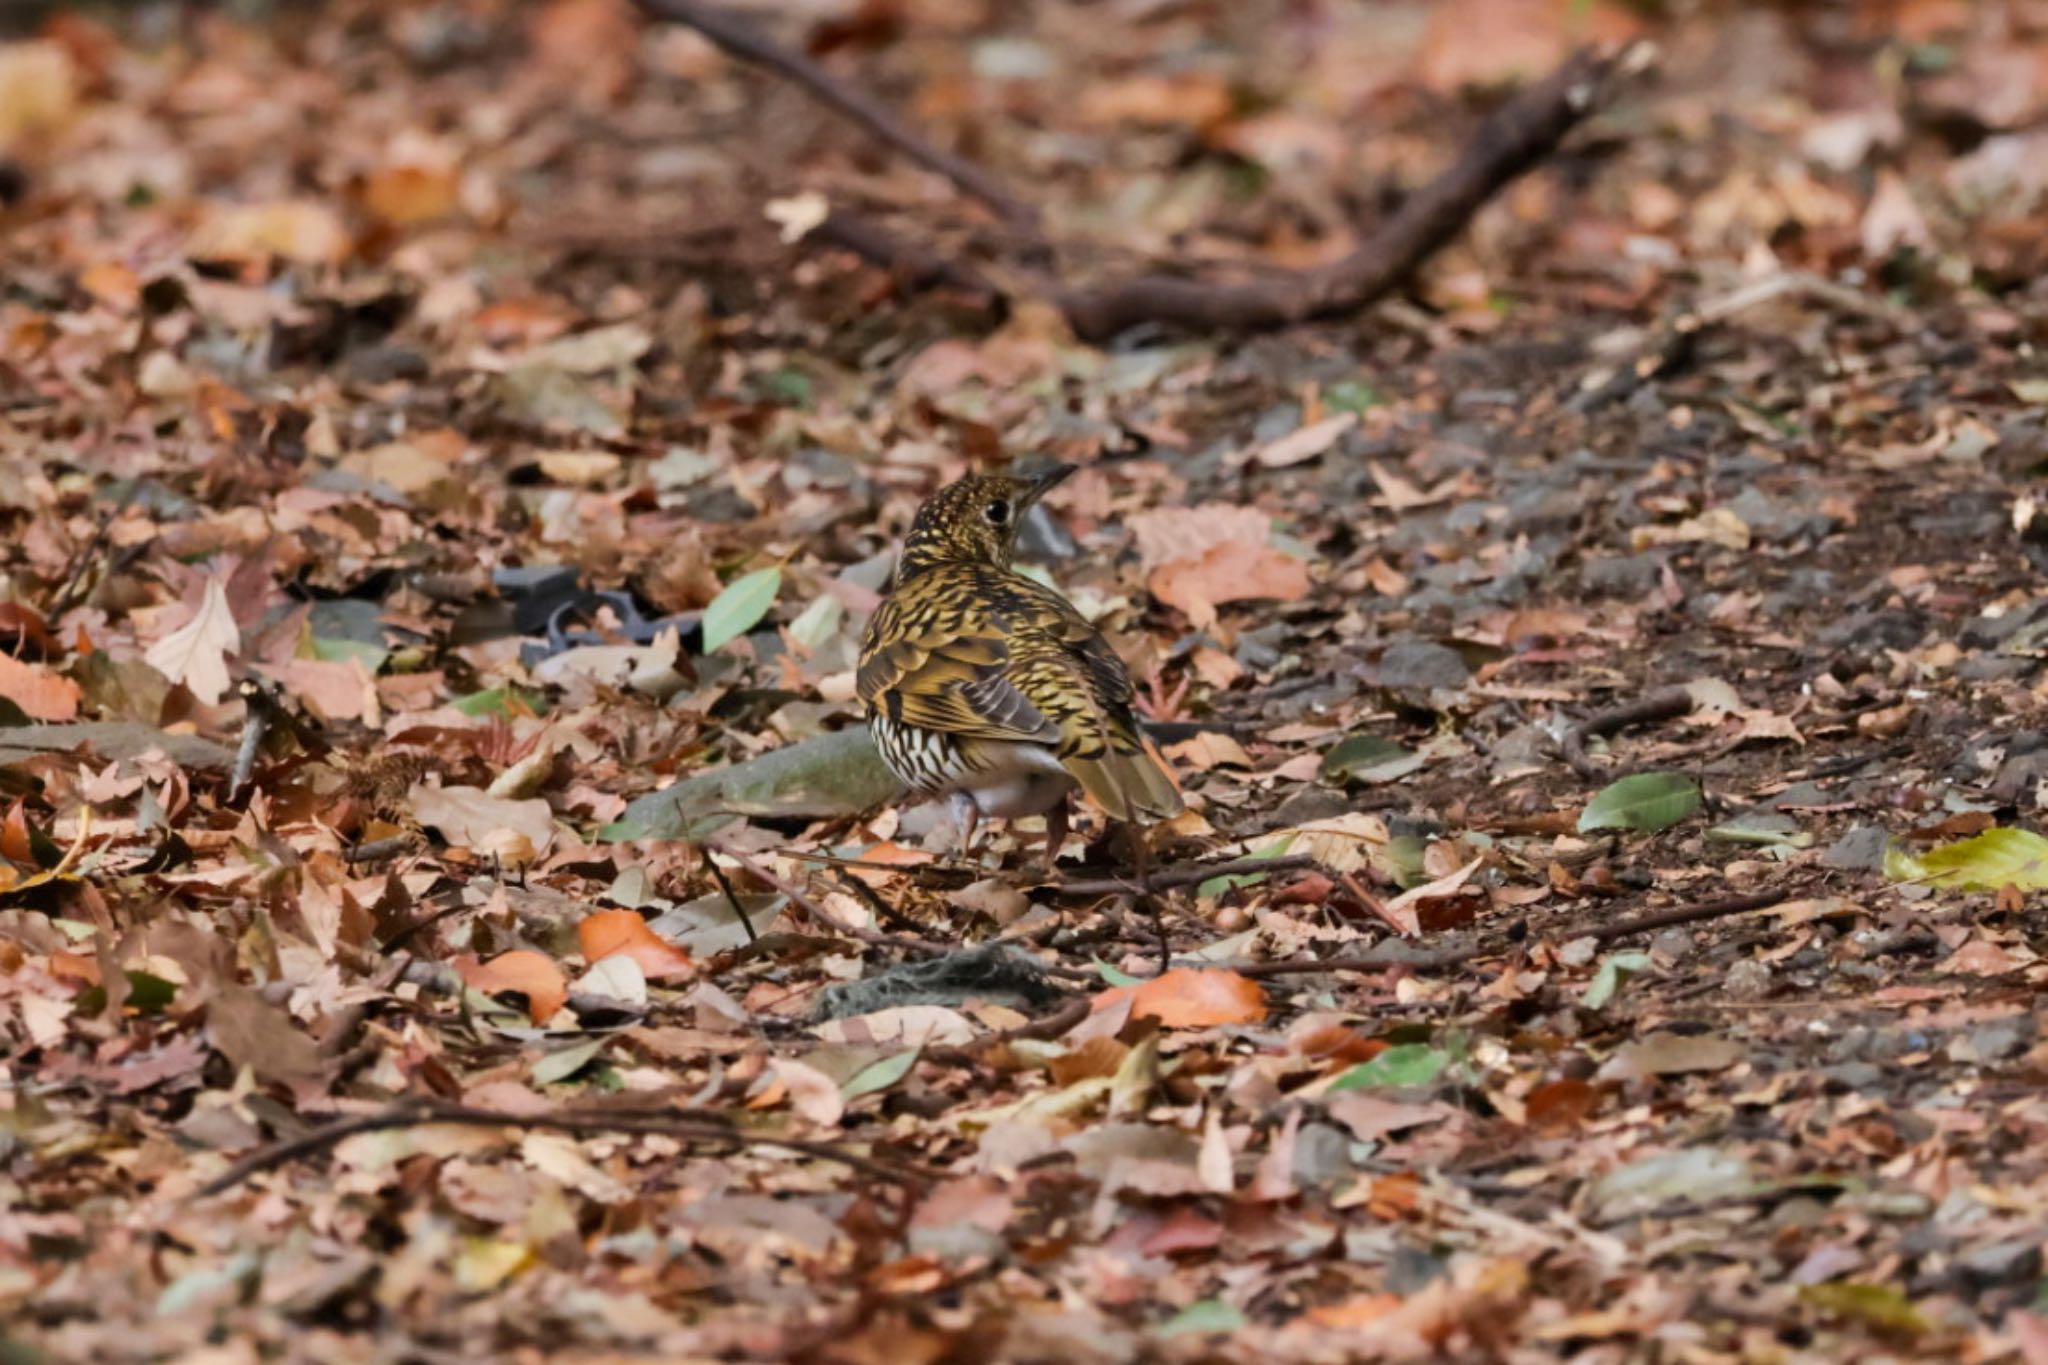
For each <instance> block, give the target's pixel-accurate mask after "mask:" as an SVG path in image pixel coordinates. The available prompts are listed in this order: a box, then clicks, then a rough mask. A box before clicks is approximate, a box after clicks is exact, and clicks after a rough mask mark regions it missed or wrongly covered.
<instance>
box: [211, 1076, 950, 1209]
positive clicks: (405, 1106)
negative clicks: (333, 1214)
mask: <svg viewBox="0 0 2048 1365" xmlns="http://www.w3.org/2000/svg"><path fill="white" fill-rule="evenodd" d="M434 1123H444V1124H451V1125H453V1126H456V1127H460V1128H515V1129H521V1130H524V1131H527V1132H542V1133H567V1134H569V1135H571V1136H573V1137H591V1136H595V1135H598V1134H601V1133H634V1134H639V1135H650V1136H651V1135H659V1136H663V1137H672V1138H677V1139H680V1140H682V1141H684V1142H707V1143H718V1142H725V1143H738V1144H740V1145H742V1146H756V1147H780V1148H782V1149H784V1150H785V1151H791V1152H797V1153H800V1154H802V1155H804V1156H809V1157H815V1158H817V1159H818V1160H820V1161H832V1162H837V1163H838V1164H840V1165H842V1166H846V1167H849V1168H851V1169H853V1170H855V1171H858V1172H860V1173H861V1174H862V1175H869V1176H873V1177H875V1178H876V1179H878V1180H887V1181H889V1182H891V1183H895V1184H920V1183H923V1182H925V1181H928V1180H929V1179H931V1177H930V1176H929V1175H928V1174H927V1173H926V1172H923V1171H920V1170H916V1169H915V1168H912V1167H907V1166H898V1165H896V1164H894V1163H892V1162H885V1161H877V1160H875V1159H874V1158H872V1157H865V1156H862V1155H860V1154H859V1153H857V1152H852V1151H848V1150H847V1149H846V1148H844V1147H841V1146H838V1145H837V1144H834V1143H830V1142H815V1141H811V1140H809V1139H806V1138H791V1137H778V1136H776V1135H774V1134H771V1133H750V1132H747V1131H746V1130H744V1129H740V1128H732V1127H728V1126H726V1125H725V1124H722V1123H717V1122H709V1121H706V1120H704V1119H690V1118H681V1117H677V1116H675V1115H672V1114H658V1113H654V1114H647V1113H643V1114H634V1113H589V1112H584V1113H576V1112H556V1113H548V1114H507V1113H500V1112H498V1111H497V1110H493V1109H477V1108H473V1107H471V1106H469V1105H466V1104H453V1103H450V1102H448V1101H446V1100H438V1099H430V1098H425V1097H416V1098H413V1099H407V1100H400V1101H399V1102H398V1103H396V1104H394V1105H392V1106H390V1107H389V1108H386V1109H380V1110H377V1111H376V1112H374V1113H369V1114H352V1115H350V1116H348V1117H346V1118H340V1119H336V1120H334V1121H333V1122H331V1123H326V1124H322V1125H321V1126H320V1127H318V1128H314V1129H312V1130H310V1131H308V1132H304V1133H301V1134H299V1135H298V1136H297V1137H293V1138H286V1139H283V1140H281V1141H278V1142H273V1143H270V1144H268V1145H267V1146H263V1147H259V1148H257V1149H256V1150H255V1151H253V1152H251V1153H249V1155H247V1156H245V1157H243V1158H242V1159H241V1160H240V1161H237V1162H236V1163H235V1164H234V1165H232V1166H230V1167H228V1169H227V1170H225V1171H223V1172H222V1173H221V1174H220V1175H218V1176H216V1177H214V1178H213V1179H212V1180H209V1181H207V1182H206V1184H205V1185H203V1186H201V1187H200V1189H199V1192H198V1194H197V1195H196V1196H195V1198H200V1199H204V1198H207V1197H209V1196H212V1195H216V1194H220V1193H222V1192H223V1191H226V1190H231V1189H233V1188H234V1187H235V1186H237V1185H239V1184H241V1183H242V1182H243V1181H245V1180H248V1179H250V1178H251V1177H252V1176H256V1175H260V1174H262V1173H263V1172H265V1171H268V1170H273V1169H275V1168H276V1167H279V1166H282V1165H284V1164H286V1163H287V1162H291V1161H295V1160H297V1159H298V1158H300V1157H302V1156H310V1155H312V1154H313V1153H315V1152H324V1151H326V1150H327V1149H328V1148H330V1147H332V1146H334V1145H335V1144H336V1143H338V1142H340V1141H342V1140H343V1139H345V1138H350V1137H354V1136H355V1135H356V1134H358V1133H379V1132H385V1131H388V1130H390V1129H394V1128H418V1127H422V1126H424V1125H427V1124H434Z"/></svg>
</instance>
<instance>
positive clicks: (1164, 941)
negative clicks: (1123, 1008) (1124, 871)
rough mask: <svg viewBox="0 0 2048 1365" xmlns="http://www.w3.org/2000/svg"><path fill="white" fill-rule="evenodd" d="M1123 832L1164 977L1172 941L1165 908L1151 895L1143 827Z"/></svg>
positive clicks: (1169, 963) (1130, 827)
mask: <svg viewBox="0 0 2048 1365" xmlns="http://www.w3.org/2000/svg"><path fill="white" fill-rule="evenodd" d="M1124 831H1125V833H1126V835H1127V836H1128V837H1129V838H1130V841H1131V870H1132V871H1133V872H1135V873H1137V874H1138V894H1137V898H1136V899H1137V903H1138V904H1139V905H1142V906H1144V907H1145V909H1146V910H1147V911H1149V912H1150V913H1151V916H1152V932H1153V933H1155V934H1157V935H1158V936H1159V974H1160V975H1161V976H1164V975H1166V973H1167V972H1168V971H1170V970H1172V968H1173V940H1172V939H1171V938H1169V937H1168V936H1167V932H1166V907H1165V906H1163V905H1161V904H1160V902H1159V897H1157V896H1155V895H1153V894H1152V871H1151V861H1152V859H1151V853H1152V851H1151V849H1150V848H1148V847H1147V846H1146V844H1145V827H1144V826H1143V825H1139V824H1135V823H1133V824H1129V825H1125V826H1124Z"/></svg>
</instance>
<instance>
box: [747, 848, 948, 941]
mask: <svg viewBox="0 0 2048 1365" xmlns="http://www.w3.org/2000/svg"><path fill="white" fill-rule="evenodd" d="M718 851H719V852H720V853H723V854H724V855H725V856H726V857H728V858H730V859H732V860H733V861H734V862H736V863H738V864H739V865H740V866H741V867H743V868H745V869H746V870H747V871H748V872H749V873H751V874H752V875H753V876H755V877H757V878H759V879H760V880H761V881H763V882H766V883H767V884H768V885H770V886H772V887H774V888H775V889H776V890H777V891H780V892H781V893H782V894H783V895H785V896H787V897H789V903H790V904H791V905H794V906H795V907H796V908H797V909H798V910H800V911H802V912H803V913H804V915H805V916H806V917H807V918H809V920H810V921H811V923H813V924H815V925H817V926H818V927H819V928H820V929H824V930H826V931H828V932H830V933H834V934H839V935H842V936H844V937H846V938H851V939H858V940H859V941H860V942H862V943H866V944H869V945H871V946H873V947H877V948H896V949H899V950H901V951H904V952H912V953H922V954H924V955H925V956H927V957H944V956H945V955H946V954H947V953H950V952H952V951H953V949H952V948H951V947H949V946H948V945H946V944H943V943H933V942H931V941H930V940H929V939H922V938H904V937H902V936H900V935H897V934H885V933H883V932H881V931H880V930H879V929H869V928H867V927H866V926H864V925H858V924H848V923H846V922H844V921H843V920H841V919H839V918H838V917H837V916H836V915H834V914H832V912H831V911H829V910H827V909H826V908H825V907H824V906H822V905H820V904H818V903H817V902H816V901H815V900H812V899H811V898H810V896H808V895H806V894H805V893H804V892H803V891H802V890H801V889H799V888H798V887H796V886H794V885H792V884H791V883H789V882H787V881H784V880H783V879H782V878H781V877H778V876H776V875H775V874H774V873H773V872H770V871H769V870H768V869H767V868H765V867H763V866H761V865H760V864H759V863H757V862H755V861H754V860H753V859H752V858H749V857H748V856H747V855H746V854H744V853H741V852H739V851H737V850H736V849H731V848H727V847H724V846H723V845H720V846H719V849H718Z"/></svg>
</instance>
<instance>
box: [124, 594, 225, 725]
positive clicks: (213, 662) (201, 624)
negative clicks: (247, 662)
mask: <svg viewBox="0 0 2048 1365" xmlns="http://www.w3.org/2000/svg"><path fill="white" fill-rule="evenodd" d="M241 646H242V632H241V628H240V627H238V626H237V625H236V624H235V616H234V612H233V611H231V610H230V609H229V608H228V596H227V586H226V583H225V581H224V580H222V579H220V578H209V579H208V580H207V581H206V593H205V596H204V597H202V598H201V599H200V603H199V610H198V612H197V613H195V614H194V615H193V617H192V619H191V620H190V621H187V622H186V623H185V624H184V625H182V626H180V627H178V629H176V630H174V631H172V632H171V633H170V634H169V635H166V636H165V637H164V638H163V639H161V640H159V641H157V642H156V643H155V644H153V645H151V646H150V647H149V652H148V653H146V654H144V655H143V656H142V658H143V661H144V662H145V663H147V664H148V665H149V666H150V667H151V668H154V669H155V670H156V671H157V672H159V673H161V674H163V675H164V676H165V677H166V678H169V679H170V680H171V681H172V682H174V683H181V684H183V685H184V687H185V688H186V690H187V691H189V692H191V694H192V695H193V696H195V697H197V698H198V699H199V700H200V701H202V702H204V703H206V704H207V705H208V706H212V705H214V704H215V703H217V702H219V701H220V699H221V698H222V697H223V696H225V695H227V690H228V687H229V685H230V682H231V679H230V678H229V676H228V656H229V655H231V654H234V653H235V652H237V651H238V650H240V648H241Z"/></svg>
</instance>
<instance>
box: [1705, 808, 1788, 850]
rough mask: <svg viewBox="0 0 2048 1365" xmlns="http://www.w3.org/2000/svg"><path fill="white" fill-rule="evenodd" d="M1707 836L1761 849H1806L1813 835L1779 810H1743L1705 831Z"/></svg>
mask: <svg viewBox="0 0 2048 1365" xmlns="http://www.w3.org/2000/svg"><path fill="white" fill-rule="evenodd" d="M1707 837H1708V838H1709V839H1718V840H1720V841H1721V842H1722V843H1726V844H1757V845H1760V846H1762V847H1764V848H1806V847H1807V846H1809V845H1810V844H1812V843H1813V836H1812V835H1811V834H1807V833H1805V832H1804V831H1802V830H1801V829H1800V828H1799V822H1798V821H1797V820H1794V819H1793V818H1792V817H1791V816H1789V815H1786V814H1784V813H1783V812H1782V811H1774V810H1754V811H1745V812H1743V813H1742V814H1741V815H1738V816H1736V817H1735V818H1733V819H1732V820H1727V821H1724V822H1722V823H1721V824H1718V825H1716V826H1714V827H1713V828H1712V829H1710V830H1708V831H1707Z"/></svg>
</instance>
